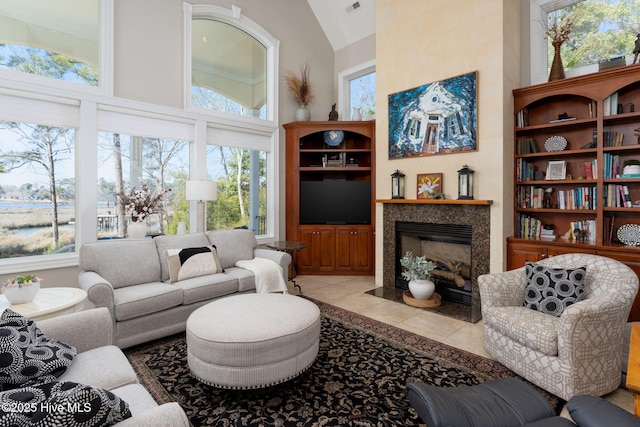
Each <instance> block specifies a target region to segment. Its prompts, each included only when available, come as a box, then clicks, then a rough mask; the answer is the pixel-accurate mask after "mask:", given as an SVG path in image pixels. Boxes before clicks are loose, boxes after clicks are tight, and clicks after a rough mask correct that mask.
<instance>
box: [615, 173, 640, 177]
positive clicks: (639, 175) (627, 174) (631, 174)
mask: <svg viewBox="0 0 640 427" xmlns="http://www.w3.org/2000/svg"><path fill="white" fill-rule="evenodd" d="M620 178H640V173H623V174H622V175H620Z"/></svg>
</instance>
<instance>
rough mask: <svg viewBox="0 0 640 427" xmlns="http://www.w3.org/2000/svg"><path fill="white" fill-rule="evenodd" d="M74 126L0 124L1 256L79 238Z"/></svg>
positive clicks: (41, 250) (44, 250)
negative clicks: (76, 210)
mask: <svg viewBox="0 0 640 427" xmlns="http://www.w3.org/2000/svg"><path fill="white" fill-rule="evenodd" d="M74 153H75V129H73V128H68V127H62V126H50V125H42V124H36V123H24V122H11V121H4V122H0V258H12V257H24V256H31V255H43V254H51V253H54V252H56V251H64V249H63V248H64V247H66V246H69V245H72V244H73V243H74V241H75V216H76V213H75V175H74V170H75V160H74Z"/></svg>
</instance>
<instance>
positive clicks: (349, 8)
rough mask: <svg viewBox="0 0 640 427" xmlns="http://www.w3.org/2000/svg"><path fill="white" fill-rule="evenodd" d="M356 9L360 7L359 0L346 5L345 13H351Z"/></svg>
mask: <svg viewBox="0 0 640 427" xmlns="http://www.w3.org/2000/svg"><path fill="white" fill-rule="evenodd" d="M358 9H360V2H359V1H357V2H355V3H353V4H350V5H349V6H347V8H346V11H347V13H353V12H355V11H356V10H358Z"/></svg>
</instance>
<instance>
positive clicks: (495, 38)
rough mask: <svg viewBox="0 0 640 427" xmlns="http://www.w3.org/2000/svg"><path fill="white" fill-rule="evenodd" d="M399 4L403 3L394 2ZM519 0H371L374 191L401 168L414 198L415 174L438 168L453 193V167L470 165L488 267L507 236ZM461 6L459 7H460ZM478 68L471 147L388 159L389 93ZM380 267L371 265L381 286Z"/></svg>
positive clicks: (385, 192) (497, 261) (452, 195)
mask: <svg viewBox="0 0 640 427" xmlns="http://www.w3.org/2000/svg"><path fill="white" fill-rule="evenodd" d="M400 3H403V2H400ZM519 3H520V2H514V1H513V0H485V1H482V2H479V1H476V0H457V1H456V6H455V7H452V6H451V2H450V1H449V0H432V1H429V2H411V7H399V2H398V1H397V0H378V1H377V3H376V6H377V8H376V11H377V18H376V27H377V39H376V71H377V99H376V103H377V114H376V117H377V122H376V156H377V157H376V177H377V178H376V191H377V198H378V199H389V198H390V197H391V178H390V175H391V174H392V173H393V171H395V170H396V169H399V170H401V171H402V172H404V173H405V174H406V178H405V186H406V196H405V197H406V198H407V199H415V198H416V194H415V193H416V191H415V188H414V187H415V186H416V175H417V174H418V173H437V172H442V173H443V174H444V178H443V180H444V193H445V195H446V197H447V198H448V199H456V198H457V170H458V169H460V168H461V167H462V166H463V165H464V164H468V165H469V166H470V167H471V168H472V169H473V170H475V178H476V186H475V198H476V199H484V200H493V205H492V206H491V263H490V268H491V271H502V270H503V269H504V266H505V265H506V264H505V258H506V255H505V246H506V245H505V238H506V237H508V236H510V235H511V234H512V231H513V224H512V222H513V221H512V214H511V212H512V199H513V194H512V191H513V190H512V188H513V186H512V183H511V181H512V180H513V166H512V164H513V159H512V153H513V151H512V147H513V98H512V95H511V90H512V89H513V88H515V87H518V86H520V84H519V80H520V62H519V61H520V57H519V53H518V52H519V50H520V48H519V46H520V40H519V34H520V4H519ZM461 11H464V13H461ZM472 71H477V72H478V93H477V95H478V129H477V131H478V134H477V136H478V139H477V144H478V146H477V148H478V151H476V152H469V153H459V154H443V155H437V156H430V157H421V158H412V159H396V160H389V158H388V144H389V137H388V100H387V96H388V94H391V93H395V92H399V91H402V90H406V89H410V88H413V87H417V86H421V85H423V84H426V83H431V82H435V81H438V80H442V79H446V78H449V77H453V76H458V75H461V74H465V73H469V72H472ZM376 212H377V215H376V230H377V231H378V232H377V235H376V265H377V266H382V264H383V263H382V254H383V250H382V233H381V232H380V230H382V205H381V204H378V206H377V211H376ZM381 278H382V274H381V272H380V271H377V272H376V280H377V282H379V283H378V284H379V285H381V284H382V282H381V280H382V279H381Z"/></svg>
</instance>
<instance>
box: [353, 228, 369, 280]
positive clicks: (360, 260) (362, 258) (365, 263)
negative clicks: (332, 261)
mask: <svg viewBox="0 0 640 427" xmlns="http://www.w3.org/2000/svg"><path fill="white" fill-rule="evenodd" d="M351 237H352V242H353V243H352V246H353V269H354V270H357V271H373V230H372V229H371V227H355V228H354V230H353V234H352V236H351Z"/></svg>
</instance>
